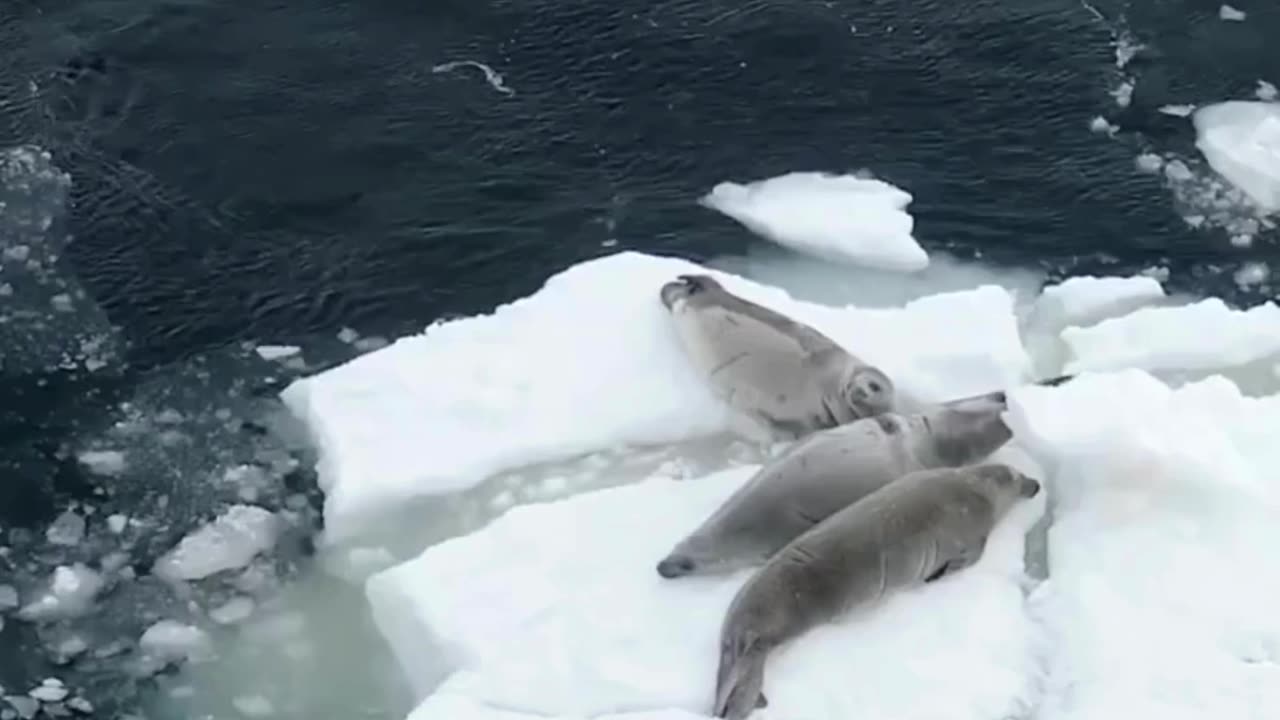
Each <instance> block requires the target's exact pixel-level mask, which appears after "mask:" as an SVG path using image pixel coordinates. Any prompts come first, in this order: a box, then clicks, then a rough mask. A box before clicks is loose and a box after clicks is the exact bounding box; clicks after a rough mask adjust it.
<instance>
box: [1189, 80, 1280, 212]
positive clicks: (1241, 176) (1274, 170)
mask: <svg viewBox="0 0 1280 720" xmlns="http://www.w3.org/2000/svg"><path fill="white" fill-rule="evenodd" d="M1192 123H1193V124H1194V125H1195V128H1196V135H1197V137H1196V147H1197V148H1198V149H1199V150H1200V152H1201V153H1203V154H1204V156H1205V159H1206V160H1208V161H1209V165H1210V166H1212V167H1213V169H1214V170H1216V171H1217V172H1218V174H1220V175H1222V177H1224V178H1226V179H1227V181H1228V182H1230V183H1231V184H1232V185H1235V186H1236V187H1237V188H1239V189H1240V190H1241V191H1242V192H1244V193H1245V194H1246V195H1248V196H1249V197H1250V198H1251V199H1252V200H1253V201H1254V202H1255V203H1257V204H1258V205H1259V206H1260V207H1261V208H1262V209H1263V210H1264V211H1266V212H1275V211H1278V210H1280V105H1277V104H1275V103H1266V102H1256V101H1245V100H1231V101H1228V102H1222V103H1217V104H1214V105H1207V106H1205V107H1202V108H1200V109H1199V110H1197V111H1196V112H1195V114H1194V115H1192Z"/></svg>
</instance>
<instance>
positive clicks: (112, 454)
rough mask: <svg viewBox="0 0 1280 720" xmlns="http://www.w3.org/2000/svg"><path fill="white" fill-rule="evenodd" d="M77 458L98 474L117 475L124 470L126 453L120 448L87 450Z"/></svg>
mask: <svg viewBox="0 0 1280 720" xmlns="http://www.w3.org/2000/svg"><path fill="white" fill-rule="evenodd" d="M77 459H79V460H80V463H81V464H82V465H84V466H85V467H87V468H89V471H90V472H93V473H97V474H98V475H107V476H116V475H119V474H120V473H122V472H124V467H125V463H124V453H122V452H120V451H119V450H86V451H84V452H82V453H80V454H79V455H78V456H77Z"/></svg>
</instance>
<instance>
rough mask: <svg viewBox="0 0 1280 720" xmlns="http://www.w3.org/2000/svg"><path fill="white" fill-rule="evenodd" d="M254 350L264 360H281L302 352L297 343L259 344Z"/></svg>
mask: <svg viewBox="0 0 1280 720" xmlns="http://www.w3.org/2000/svg"><path fill="white" fill-rule="evenodd" d="M254 350H256V351H257V353H258V355H259V356H260V357H261V358H262V359H263V360H280V359H282V358H287V357H292V356H294V355H297V354H298V353H300V352H302V348H300V347H298V346H297V345H259V346H258V347H256V348H254Z"/></svg>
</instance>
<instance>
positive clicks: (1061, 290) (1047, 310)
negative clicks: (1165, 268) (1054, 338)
mask: <svg viewBox="0 0 1280 720" xmlns="http://www.w3.org/2000/svg"><path fill="white" fill-rule="evenodd" d="M1164 299H1165V292H1164V287H1162V286H1161V285H1160V281H1159V280H1156V279H1155V278H1152V277H1147V276H1145V275H1134V276H1132V277H1116V276H1108V277H1094V276H1092V275H1080V276H1076V277H1072V278H1067V279H1066V280H1063V281H1062V282H1060V283H1057V284H1055V285H1049V286H1046V287H1045V288H1044V290H1043V291H1041V293H1040V297H1038V298H1037V299H1036V302H1035V304H1034V305H1033V309H1032V312H1033V315H1032V317H1033V318H1034V320H1033V321H1034V322H1036V323H1037V324H1039V325H1041V326H1042V327H1045V328H1052V329H1055V330H1057V329H1061V328H1064V327H1066V326H1068V325H1079V326H1086V325H1092V324H1094V323H1097V322H1100V321H1102V320H1105V319H1107V318H1110V317H1116V316H1118V315H1124V314H1126V313H1130V312H1133V311H1134V310H1137V309H1138V308H1140V307H1144V306H1147V305H1152V304H1155V303H1159V302H1161V301H1163V300H1164Z"/></svg>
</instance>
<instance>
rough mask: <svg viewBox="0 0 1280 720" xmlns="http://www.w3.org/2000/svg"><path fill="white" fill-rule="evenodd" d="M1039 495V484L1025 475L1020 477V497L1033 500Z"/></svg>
mask: <svg viewBox="0 0 1280 720" xmlns="http://www.w3.org/2000/svg"><path fill="white" fill-rule="evenodd" d="M1039 494H1040V482H1039V481H1038V480H1035V479H1033V478H1029V477H1027V476H1025V475H1023V476H1022V496H1023V497H1026V498H1033V497H1035V496H1036V495H1039Z"/></svg>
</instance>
